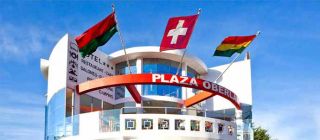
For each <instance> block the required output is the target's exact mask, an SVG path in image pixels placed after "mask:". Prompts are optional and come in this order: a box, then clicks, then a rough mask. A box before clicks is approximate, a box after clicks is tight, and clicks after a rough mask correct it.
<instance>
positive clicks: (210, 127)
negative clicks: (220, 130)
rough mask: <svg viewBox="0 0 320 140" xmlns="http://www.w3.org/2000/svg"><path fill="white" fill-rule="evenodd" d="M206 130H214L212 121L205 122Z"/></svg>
mask: <svg viewBox="0 0 320 140" xmlns="http://www.w3.org/2000/svg"><path fill="white" fill-rule="evenodd" d="M205 130H206V132H212V130H213V129H212V122H209V121H206V122H205Z"/></svg>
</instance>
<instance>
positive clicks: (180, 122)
mask: <svg viewBox="0 0 320 140" xmlns="http://www.w3.org/2000/svg"><path fill="white" fill-rule="evenodd" d="M174 123H175V130H185V121H184V120H180V119H176V120H174Z"/></svg>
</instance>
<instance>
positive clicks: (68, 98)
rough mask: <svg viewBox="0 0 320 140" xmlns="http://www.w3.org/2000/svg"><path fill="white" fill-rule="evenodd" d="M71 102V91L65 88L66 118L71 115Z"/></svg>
mask: <svg viewBox="0 0 320 140" xmlns="http://www.w3.org/2000/svg"><path fill="white" fill-rule="evenodd" d="M72 100H73V89H71V88H67V91H66V117H70V116H72V113H73V106H72Z"/></svg>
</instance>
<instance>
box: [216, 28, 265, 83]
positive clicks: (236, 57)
mask: <svg viewBox="0 0 320 140" xmlns="http://www.w3.org/2000/svg"><path fill="white" fill-rule="evenodd" d="M259 34H260V31H258V32H257V33H256V36H258V35H259ZM251 43H252V42H250V44H251ZM250 44H249V45H250ZM245 49H246V48H245ZM242 52H243V51H242ZM242 52H241V53H242ZM241 53H238V55H237V56H236V57H235V58H234V59H233V60H232V61H231V62H230V64H229V65H228V67H227V68H226V69H225V70H224V71H223V72H222V73H221V74H220V75H219V76H218V78H217V79H216V80H214V83H217V81H218V80H219V79H220V78H221V77H222V75H223V74H224V73H225V72H226V71H227V70H228V69H229V68H230V67H231V65H232V64H233V63H234V62H235V61H236V60H237V59H238V58H239V56H240V55H241Z"/></svg>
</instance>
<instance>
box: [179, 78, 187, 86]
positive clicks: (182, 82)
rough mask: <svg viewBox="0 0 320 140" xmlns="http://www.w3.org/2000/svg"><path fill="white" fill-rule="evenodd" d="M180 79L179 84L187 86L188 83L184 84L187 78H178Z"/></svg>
mask: <svg viewBox="0 0 320 140" xmlns="http://www.w3.org/2000/svg"><path fill="white" fill-rule="evenodd" d="M180 77H181V78H182V80H181V81H180V84H184V85H188V83H186V81H187V80H188V77H183V76H180Z"/></svg>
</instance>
